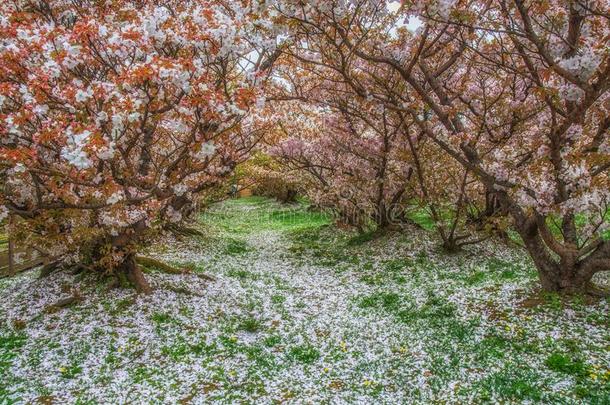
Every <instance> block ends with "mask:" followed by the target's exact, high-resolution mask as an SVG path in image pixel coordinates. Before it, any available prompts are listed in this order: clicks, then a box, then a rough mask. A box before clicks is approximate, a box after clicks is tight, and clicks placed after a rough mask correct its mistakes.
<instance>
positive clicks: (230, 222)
mask: <svg viewBox="0 0 610 405" xmlns="http://www.w3.org/2000/svg"><path fill="white" fill-rule="evenodd" d="M222 207H223V209H222V210H209V211H207V212H205V213H204V214H203V215H202V221H203V223H204V224H208V225H209V226H211V227H214V228H218V229H220V230H222V231H223V232H225V233H228V234H232V235H246V234H249V233H251V232H253V231H255V232H257V231H258V232H260V231H296V230H299V229H307V228H316V227H319V226H323V225H328V224H330V223H331V219H332V218H331V216H330V215H329V214H327V213H324V212H320V211H309V210H308V209H307V206H306V205H305V204H304V203H299V204H291V205H286V206H280V205H278V204H277V203H275V202H274V201H272V200H269V199H267V198H264V197H246V198H239V199H233V200H228V201H226V202H225V203H224V204H223V206H222ZM229 210H231V211H232V210H238V211H241V212H240V215H232V214H228V213H227V211H229Z"/></svg>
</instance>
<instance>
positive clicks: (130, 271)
mask: <svg viewBox="0 0 610 405" xmlns="http://www.w3.org/2000/svg"><path fill="white" fill-rule="evenodd" d="M117 271H118V272H120V273H122V274H124V275H125V278H127V280H128V281H129V283H131V285H133V286H134V287H135V289H136V291H137V292H139V293H141V294H145V295H149V294H151V293H152V288H151V287H150V284H148V281H147V280H146V277H144V273H142V269H141V268H140V267H139V266H138V264H137V263H136V256H135V255H134V254H129V255H127V257H126V258H125V261H123V263H122V264H121V266H120V267H119V268H118V269H117Z"/></svg>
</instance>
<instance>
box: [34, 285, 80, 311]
mask: <svg viewBox="0 0 610 405" xmlns="http://www.w3.org/2000/svg"><path fill="white" fill-rule="evenodd" d="M82 300H83V297H82V296H81V295H80V292H79V291H78V290H74V291H73V292H72V295H71V296H69V297H64V298H60V299H59V300H58V301H57V302H55V303H54V304H51V305H48V306H46V307H45V309H44V311H45V312H46V313H55V312H57V311H59V310H61V309H62V308H66V307H69V306H71V305H73V304H76V303H77V302H80V301H82Z"/></svg>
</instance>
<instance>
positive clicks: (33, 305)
mask: <svg viewBox="0 0 610 405" xmlns="http://www.w3.org/2000/svg"><path fill="white" fill-rule="evenodd" d="M198 226H199V227H200V229H201V230H202V232H203V233H204V235H203V236H193V237H189V238H186V237H185V238H182V239H181V240H169V239H166V240H163V241H160V242H159V243H158V244H156V245H155V246H153V247H151V249H150V252H149V253H150V255H151V256H156V257H158V258H160V259H162V260H164V261H166V262H169V263H172V264H174V265H183V266H189V267H191V268H193V269H195V273H194V274H190V275H167V274H161V273H158V272H149V273H148V274H147V277H148V278H149V279H150V281H151V284H152V285H153V286H154V287H155V292H154V294H153V295H151V296H138V295H136V294H134V292H133V291H131V290H116V289H115V290H107V288H106V287H105V286H104V285H102V284H101V283H100V282H97V281H96V280H94V279H92V278H91V276H87V275H84V276H83V275H71V274H65V273H58V274H54V275H52V276H51V277H49V278H47V279H44V280H38V279H37V274H36V272H29V273H25V274H22V275H20V276H19V277H16V278H14V279H8V280H7V279H4V280H0V298H1V299H2V306H1V308H0V403H36V402H40V403H176V402H180V403H183V404H186V403H209V402H218V403H256V404H261V403H278V402H280V403H281V402H286V403H376V404H377V403H431V402H432V403H434V402H436V403H487V402H490V403H496V402H505V403H506V402H508V403H512V402H514V403H520V402H529V403H598V404H607V403H610V315H609V312H608V310H609V307H610V302H609V301H599V302H596V303H591V302H588V301H587V300H585V299H582V300H579V299H578V298H576V299H573V300H572V301H570V302H566V301H563V300H562V299H560V298H559V297H557V296H553V295H541V294H537V293H536V278H535V273H534V272H533V270H532V267H531V264H530V262H529V260H528V259H527V257H526V255H525V254H524V253H523V252H522V251H520V250H518V249H517V248H508V247H506V246H504V245H499V244H496V245H494V244H487V245H482V246H477V247H473V248H471V249H470V250H468V251H466V252H463V253H460V254H456V255H451V256H448V255H446V254H443V253H442V252H441V251H439V250H438V248H437V244H436V242H435V239H434V237H433V235H432V234H430V233H427V232H425V231H422V230H418V229H415V228H407V229H406V230H404V231H403V232H401V233H388V234H384V235H381V236H379V235H376V234H363V235H356V234H353V233H350V232H347V231H341V230H338V229H335V228H334V227H333V226H331V225H329V219H328V218H326V217H325V216H324V215H322V214H320V213H315V212H309V211H307V210H306V209H305V208H304V207H302V206H292V207H290V206H280V205H278V204H276V203H273V202H271V201H269V200H265V199H261V198H249V199H240V200H231V201H228V202H226V203H224V204H220V205H217V206H215V207H214V208H213V209H211V210H210V211H208V212H207V213H205V214H203V215H202V216H201V218H200V221H199V225H198ZM198 272H203V273H205V274H208V275H212V276H213V277H214V278H215V281H213V282H210V281H207V280H206V279H205V278H201V277H199V276H198V275H197V273H198ZM598 282H599V283H601V284H606V285H608V284H610V283H609V281H608V279H607V278H600V279H599V280H598ZM75 287H76V288H77V289H78V290H79V291H80V293H81V295H82V296H83V300H82V301H81V302H78V303H76V304H75V305H72V306H70V307H69V308H65V309H62V310H59V311H57V310H51V308H50V307H49V306H50V305H51V304H53V303H54V302H56V301H57V300H58V299H60V298H61V297H64V296H66V295H68V294H69V293H70V291H71V289H73V288H75Z"/></svg>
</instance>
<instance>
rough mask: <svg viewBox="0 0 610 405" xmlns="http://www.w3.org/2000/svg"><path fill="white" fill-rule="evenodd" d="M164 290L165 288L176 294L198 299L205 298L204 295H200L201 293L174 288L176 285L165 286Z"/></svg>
mask: <svg viewBox="0 0 610 405" xmlns="http://www.w3.org/2000/svg"><path fill="white" fill-rule="evenodd" d="M163 288H165V289H166V290H169V291H172V292H175V293H176V294H183V295H194V296H196V297H203V295H202V294H199V293H196V292H194V291H191V290H189V289H188V288H186V287H181V286H174V285H170V284H166V285H164V286H163Z"/></svg>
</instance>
